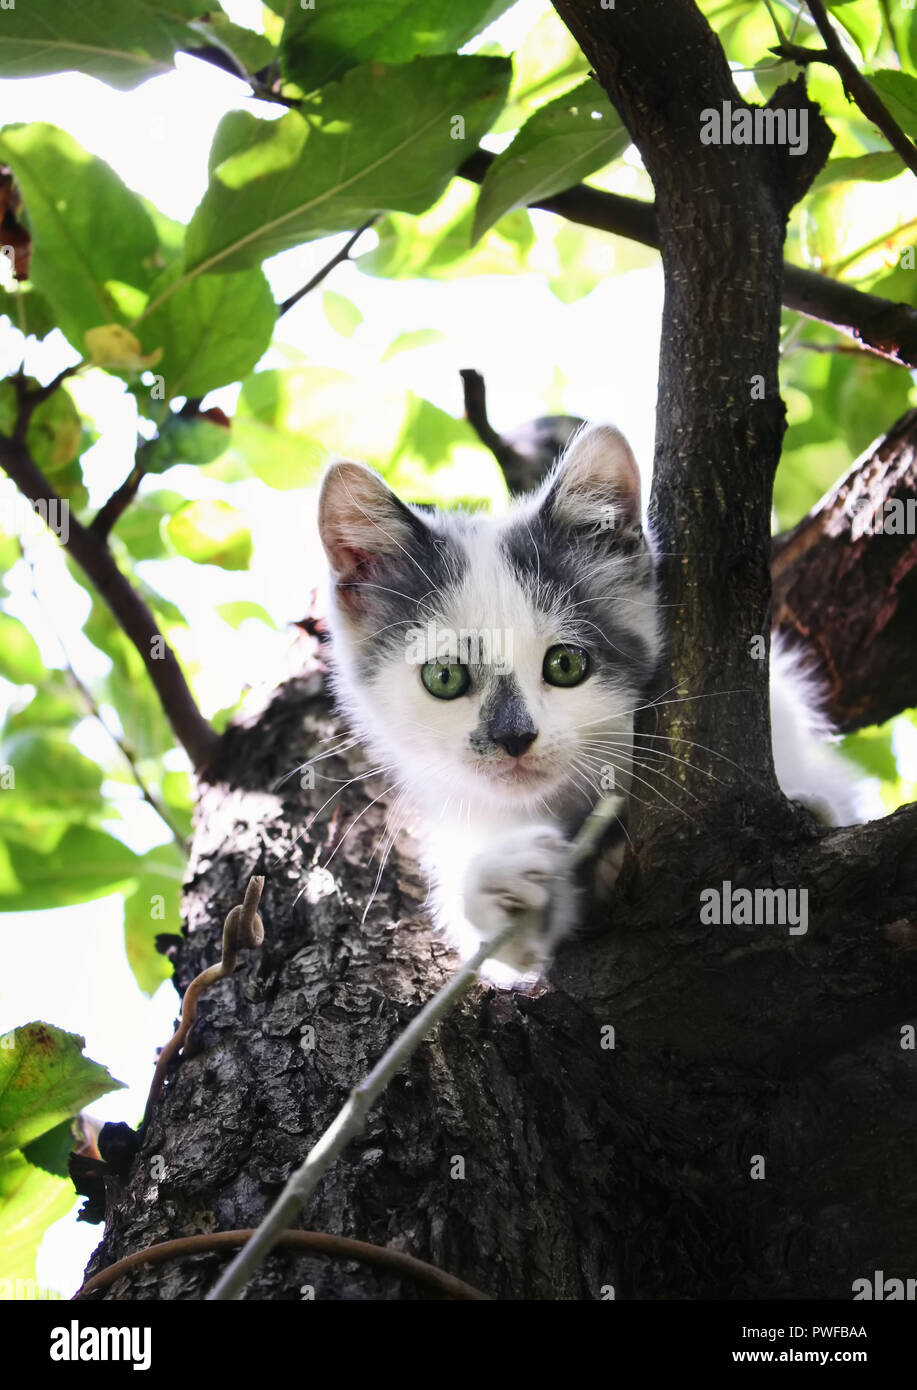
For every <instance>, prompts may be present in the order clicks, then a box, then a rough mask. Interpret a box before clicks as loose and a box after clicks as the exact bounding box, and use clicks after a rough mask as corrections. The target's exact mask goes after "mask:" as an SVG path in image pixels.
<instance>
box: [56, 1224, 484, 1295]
mask: <svg viewBox="0 0 917 1390" xmlns="http://www.w3.org/2000/svg"><path fill="white" fill-rule="evenodd" d="M252 1234H253V1232H252V1231H251V1230H242V1231H210V1232H208V1233H207V1234H204V1235H197V1236H180V1237H179V1238H178V1239H177V1240H164V1241H161V1242H160V1243H159V1244H158V1245H150V1246H147V1248H146V1249H145V1250H135V1251H134V1253H133V1254H132V1255H125V1257H124V1259H123V1260H116V1261H115V1263H114V1264H112V1265H109V1266H108V1268H107V1269H103V1270H100V1271H99V1273H98V1274H94V1275H93V1276H92V1278H91V1279H87V1280H86V1282H85V1284H83V1286H82V1288H79V1289H77V1291H76V1293H75V1294H74V1295H73V1298H74V1300H76V1299H83V1298H86V1297H87V1296H88V1295H89V1294H91V1293H96V1292H97V1291H98V1290H99V1289H107V1288H110V1287H111V1285H112V1284H114V1283H115V1281H116V1280H117V1279H120V1278H121V1276H122V1274H127V1273H129V1271H130V1270H132V1269H137V1268H138V1267H139V1266H140V1265H146V1264H159V1263H161V1262H162V1261H163V1260H173V1259H177V1258H178V1257H179V1256H182V1255H201V1254H205V1253H206V1252H208V1251H210V1250H223V1249H225V1248H226V1247H227V1246H229V1247H233V1246H236V1245H243V1244H244V1243H245V1241H247V1240H248V1239H249V1238H250V1237H251V1235H252ZM277 1244H278V1245H285V1246H287V1247H288V1248H290V1249H293V1250H304V1251H307V1252H308V1253H309V1254H312V1255H327V1256H329V1257H330V1258H331V1259H336V1260H359V1261H361V1262H362V1263H363V1264H369V1265H378V1266H380V1267H381V1268H382V1269H391V1270H393V1271H394V1272H395V1273H396V1274H401V1275H405V1276H406V1277H407V1278H409V1279H416V1280H417V1282H418V1283H420V1284H426V1285H427V1286H428V1287H429V1288H431V1289H435V1290H436V1291H437V1293H441V1294H443V1295H444V1296H445V1297H446V1298H455V1299H463V1300H475V1301H483V1300H487V1301H488V1302H489V1298H488V1295H487V1294H486V1293H481V1291H480V1289H476V1288H475V1287H474V1285H473V1284H466V1283H465V1281H464V1279H457V1278H456V1277H455V1275H454V1274H447V1273H446V1271H445V1270H442V1269H437V1267H436V1265H431V1264H428V1263H427V1262H426V1260H418V1259H417V1257H416V1256H415V1255H408V1254H405V1252H404V1251H403V1250H392V1249H391V1248H390V1247H389V1246H387V1245H372V1244H371V1243H370V1242H369V1241H366V1240H351V1239H350V1237H349V1236H332V1235H326V1234H325V1232H324V1231H284V1232H283V1233H282V1234H281V1235H280V1236H279V1238H278V1240H277Z"/></svg>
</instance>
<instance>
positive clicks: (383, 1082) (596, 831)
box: [207, 795, 622, 1302]
mask: <svg viewBox="0 0 917 1390" xmlns="http://www.w3.org/2000/svg"><path fill="white" fill-rule="evenodd" d="M621 806H622V798H621V797H620V796H617V795H613V796H608V797H603V799H602V800H601V801H600V802H599V803H598V804H597V805H596V806H595V808H594V809H593V811H592V814H591V815H590V817H589V819H588V820H587V821H586V823H585V824H584V826H583V827H582V829H581V830H580V832H579V834H578V836H577V838H576V840H575V841H574V842H573V845H572V846H571V849H570V854H569V858H568V867H569V868H570V869H571V870H574V869H576V868H578V867H579V866H580V865H581V864H582V862H583V860H584V859H586V858H587V857H588V856H589V855H590V854H592V853H593V852H594V850H595V848H596V846H597V844H598V841H599V839H600V837H601V835H602V833H603V831H604V829H605V827H606V826H607V825H608V824H609V822H610V821H612V820H613V819H614V818H615V817H616V816H617V815H618V814H619V812H620V810H621ZM518 930H519V923H518V922H517V921H514V922H512V923H511V924H510V925H509V926H507V927H506V928H505V929H504V930H503V931H502V932H500V933H499V935H497V936H496V937H495V938H493V939H492V940H490V941H482V942H481V945H480V946H479V947H478V949H477V951H475V953H474V955H473V956H472V957H471V959H470V960H467V961H466V962H465V963H464V965H462V966H461V968H460V969H459V970H457V971H456V972H455V974H454V975H453V976H452V977H451V979H449V980H447V981H446V983H445V985H443V987H442V989H440V990H439V991H438V992H437V993H436V994H434V996H433V998H432V999H430V1000H428V1001H427V1003H426V1004H425V1005H424V1006H423V1008H422V1009H421V1010H420V1012H419V1013H418V1014H417V1015H416V1016H415V1017H414V1018H413V1019H412V1020H411V1022H410V1023H409V1024H408V1026H407V1028H405V1030H404V1032H403V1033H401V1034H399V1036H398V1037H397V1038H396V1039H395V1041H394V1042H393V1043H392V1045H391V1047H389V1048H388V1049H387V1051H386V1052H384V1053H383V1055H382V1056H381V1057H380V1058H379V1061H378V1062H377V1063H376V1065H375V1066H374V1067H373V1068H372V1070H371V1071H370V1072H369V1074H368V1075H367V1076H366V1077H364V1079H363V1080H362V1081H360V1082H358V1083H357V1085H356V1086H355V1087H354V1088H353V1090H352V1091H351V1093H350V1095H349V1097H348V1099H347V1101H346V1103H345V1105H344V1107H343V1109H342V1110H340V1111H339V1112H338V1114H337V1116H336V1117H335V1119H334V1120H332V1122H331V1124H330V1125H329V1126H328V1128H327V1129H326V1130H325V1132H324V1134H322V1136H321V1137H320V1138H319V1140H318V1142H317V1143H316V1144H314V1145H313V1147H312V1148H311V1149H310V1150H309V1153H308V1154H307V1155H306V1158H305V1160H304V1161H303V1163H302V1165H301V1166H300V1167H299V1168H298V1169H297V1170H296V1172H295V1173H293V1174H292V1176H291V1177H290V1178H289V1180H288V1182H287V1184H286V1186H285V1187H284V1189H283V1191H282V1192H281V1194H280V1196H279V1197H278V1198H277V1201H276V1202H275V1203H274V1205H273V1206H272V1207H271V1209H270V1211H269V1212H268V1214H267V1216H266V1217H265V1218H264V1220H263V1221H262V1222H261V1224H260V1226H259V1227H258V1228H257V1230H256V1231H255V1232H254V1234H253V1235H252V1237H251V1239H250V1240H249V1241H248V1242H247V1243H246V1244H245V1245H244V1246H243V1248H242V1249H241V1250H240V1251H239V1253H238V1255H236V1257H235V1259H233V1260H232V1261H231V1263H230V1264H229V1266H228V1267H227V1268H226V1270H225V1271H224V1272H223V1274H222V1276H221V1277H220V1279H219V1280H218V1281H217V1283H216V1284H215V1285H214V1287H213V1289H212V1290H211V1291H210V1293H209V1294H208V1295H207V1299H208V1301H211V1302H215V1301H219V1300H222V1299H232V1298H238V1297H239V1296H240V1295H241V1293H242V1290H243V1288H244V1287H245V1284H246V1283H247V1282H248V1280H249V1279H250V1278H251V1276H252V1274H253V1273H254V1272H255V1270H256V1269H257V1268H258V1266H259V1265H260V1264H261V1262H262V1261H263V1260H264V1258H265V1256H266V1255H267V1254H268V1252H269V1251H270V1250H272V1249H273V1247H274V1246H275V1245H276V1244H277V1241H278V1240H279V1238H280V1237H281V1235H282V1234H283V1232H284V1231H285V1230H286V1229H287V1227H288V1226H289V1225H290V1223H291V1222H292V1221H294V1220H295V1219H296V1217H297V1215H298V1214H299V1212H300V1211H301V1209H302V1207H303V1206H304V1205H305V1203H306V1202H307V1201H308V1199H309V1197H310V1196H311V1195H312V1193H313V1192H314V1190H315V1188H316V1186H317V1184H318V1183H319V1181H320V1180H321V1178H322V1177H323V1176H324V1175H325V1173H326V1172H327V1171H328V1169H329V1168H330V1167H331V1165H332V1163H333V1162H334V1161H335V1159H336V1158H337V1157H338V1155H339V1154H340V1153H341V1151H342V1150H343V1149H345V1148H346V1147H347V1145H348V1144H349V1143H350V1141H351V1139H354V1138H355V1137H356V1136H357V1135H358V1134H359V1133H360V1132H361V1131H362V1129H363V1126H364V1124H365V1122H366V1116H367V1113H368V1112H369V1110H370V1109H371V1107H372V1106H373V1104H374V1103H375V1102H376V1101H377V1100H378V1098H379V1096H380V1095H381V1094H382V1093H383V1091H384V1090H385V1089H386V1087H387V1086H388V1084H389V1082H390V1081H391V1080H392V1078H393V1077H394V1076H395V1074H396V1073H397V1072H398V1071H400V1069H401V1068H402V1067H403V1066H404V1064H405V1062H406V1061H407V1060H408V1059H409V1058H410V1057H411V1056H412V1055H413V1054H414V1052H416V1050H417V1048H418V1047H419V1046H420V1044H421V1043H422V1042H423V1041H424V1039H425V1038H426V1037H427V1035H428V1034H429V1033H430V1032H431V1031H432V1030H433V1028H434V1027H435V1026H436V1024H437V1023H439V1022H440V1021H441V1020H442V1019H443V1018H445V1016H446V1014H448V1013H449V1012H450V1011H451V1010H452V1009H453V1008H454V1007H455V1005H456V1004H457V1003H458V1001H459V1000H460V999H461V998H462V997H463V996H464V995H465V994H467V993H468V990H469V989H470V988H471V986H472V985H473V984H474V981H475V980H476V978H477V974H478V971H479V970H480V968H481V966H482V965H483V964H484V962H485V961H486V960H490V959H491V957H493V956H496V955H497V953H498V952H499V950H500V949H501V947H502V946H504V945H505V944H506V943H507V941H509V940H510V938H511V937H512V936H514V935H515V933H516V932H517V931H518Z"/></svg>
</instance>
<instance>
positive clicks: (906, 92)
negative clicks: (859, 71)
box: [869, 68, 917, 139]
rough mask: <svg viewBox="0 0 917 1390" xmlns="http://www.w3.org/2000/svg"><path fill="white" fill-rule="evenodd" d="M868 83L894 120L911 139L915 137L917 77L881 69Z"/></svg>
mask: <svg viewBox="0 0 917 1390" xmlns="http://www.w3.org/2000/svg"><path fill="white" fill-rule="evenodd" d="M869 81H870V82H871V83H872V85H873V87H874V88H875V89H876V91H877V92H878V94H879V96H880V97H881V98H882V100H883V102H884V103H885V105H886V106H887V107H888V109H889V111H890V112H891V114H892V115H893V116H894V118H895V120H896V121H897V122H898V124H899V125H900V126H901V127H902V129H903V130H904V131H905V133H906V134H908V135H910V137H911V139H914V138H915V136H917V77H913V76H912V75H911V74H910V73H909V72H897V71H895V69H894V68H881V69H880V70H879V71H878V72H874V73H872V74H871V75H870V77H869Z"/></svg>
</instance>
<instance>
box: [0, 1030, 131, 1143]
mask: <svg viewBox="0 0 917 1390" xmlns="http://www.w3.org/2000/svg"><path fill="white" fill-rule="evenodd" d="M85 1045H86V1040H85V1038H81V1037H79V1036H78V1035H77V1034H76V1033H65V1032H63V1030H62V1029H60V1028H54V1027H52V1026H51V1024H49V1023H27V1024H26V1025H25V1026H24V1027H22V1028H14V1029H13V1030H12V1032H11V1033H7V1034H5V1036H4V1038H3V1043H2V1046H0V1154H5V1153H10V1152H11V1151H12V1150H13V1149H18V1148H21V1147H22V1145H23V1144H28V1143H29V1142H30V1141H31V1140H33V1139H37V1138H38V1136H39V1135H40V1134H44V1133H45V1132H46V1131H47V1130H49V1129H51V1128H52V1127H53V1126H54V1125H57V1124H60V1122H61V1121H62V1120H66V1119H69V1117H70V1116H71V1115H75V1114H76V1112H77V1111H78V1110H81V1109H82V1108H83V1107H84V1106H86V1105H88V1104H89V1103H90V1101H93V1100H97V1099H98V1097H99V1096H103V1095H105V1094H106V1092H108V1091H118V1090H122V1089H123V1086H124V1082H122V1081H116V1080H115V1078H114V1077H113V1076H112V1075H111V1073H110V1072H109V1071H108V1070H107V1069H106V1068H105V1067H103V1066H100V1065H99V1063H98V1062H93V1061H91V1060H90V1059H89V1058H88V1057H84V1056H83V1048H84V1047H85Z"/></svg>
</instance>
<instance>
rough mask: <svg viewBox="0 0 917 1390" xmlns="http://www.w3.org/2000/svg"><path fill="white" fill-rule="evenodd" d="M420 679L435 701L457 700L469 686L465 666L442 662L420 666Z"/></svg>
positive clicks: (469, 680)
mask: <svg viewBox="0 0 917 1390" xmlns="http://www.w3.org/2000/svg"><path fill="white" fill-rule="evenodd" d="M420 679H421V680H422V681H423V683H424V685H425V686H426V688H427V690H428V691H429V692H430V694H431V695H435V696H436V698H437V700H457V699H458V697H459V695H464V694H465V691H466V690H467V689H468V687H469V685H470V684H471V677H470V676H469V674H468V667H467V666H459V665H450V664H449V663H448V662H443V661H428V662H427V664H426V665H425V666H421V668H420Z"/></svg>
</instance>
